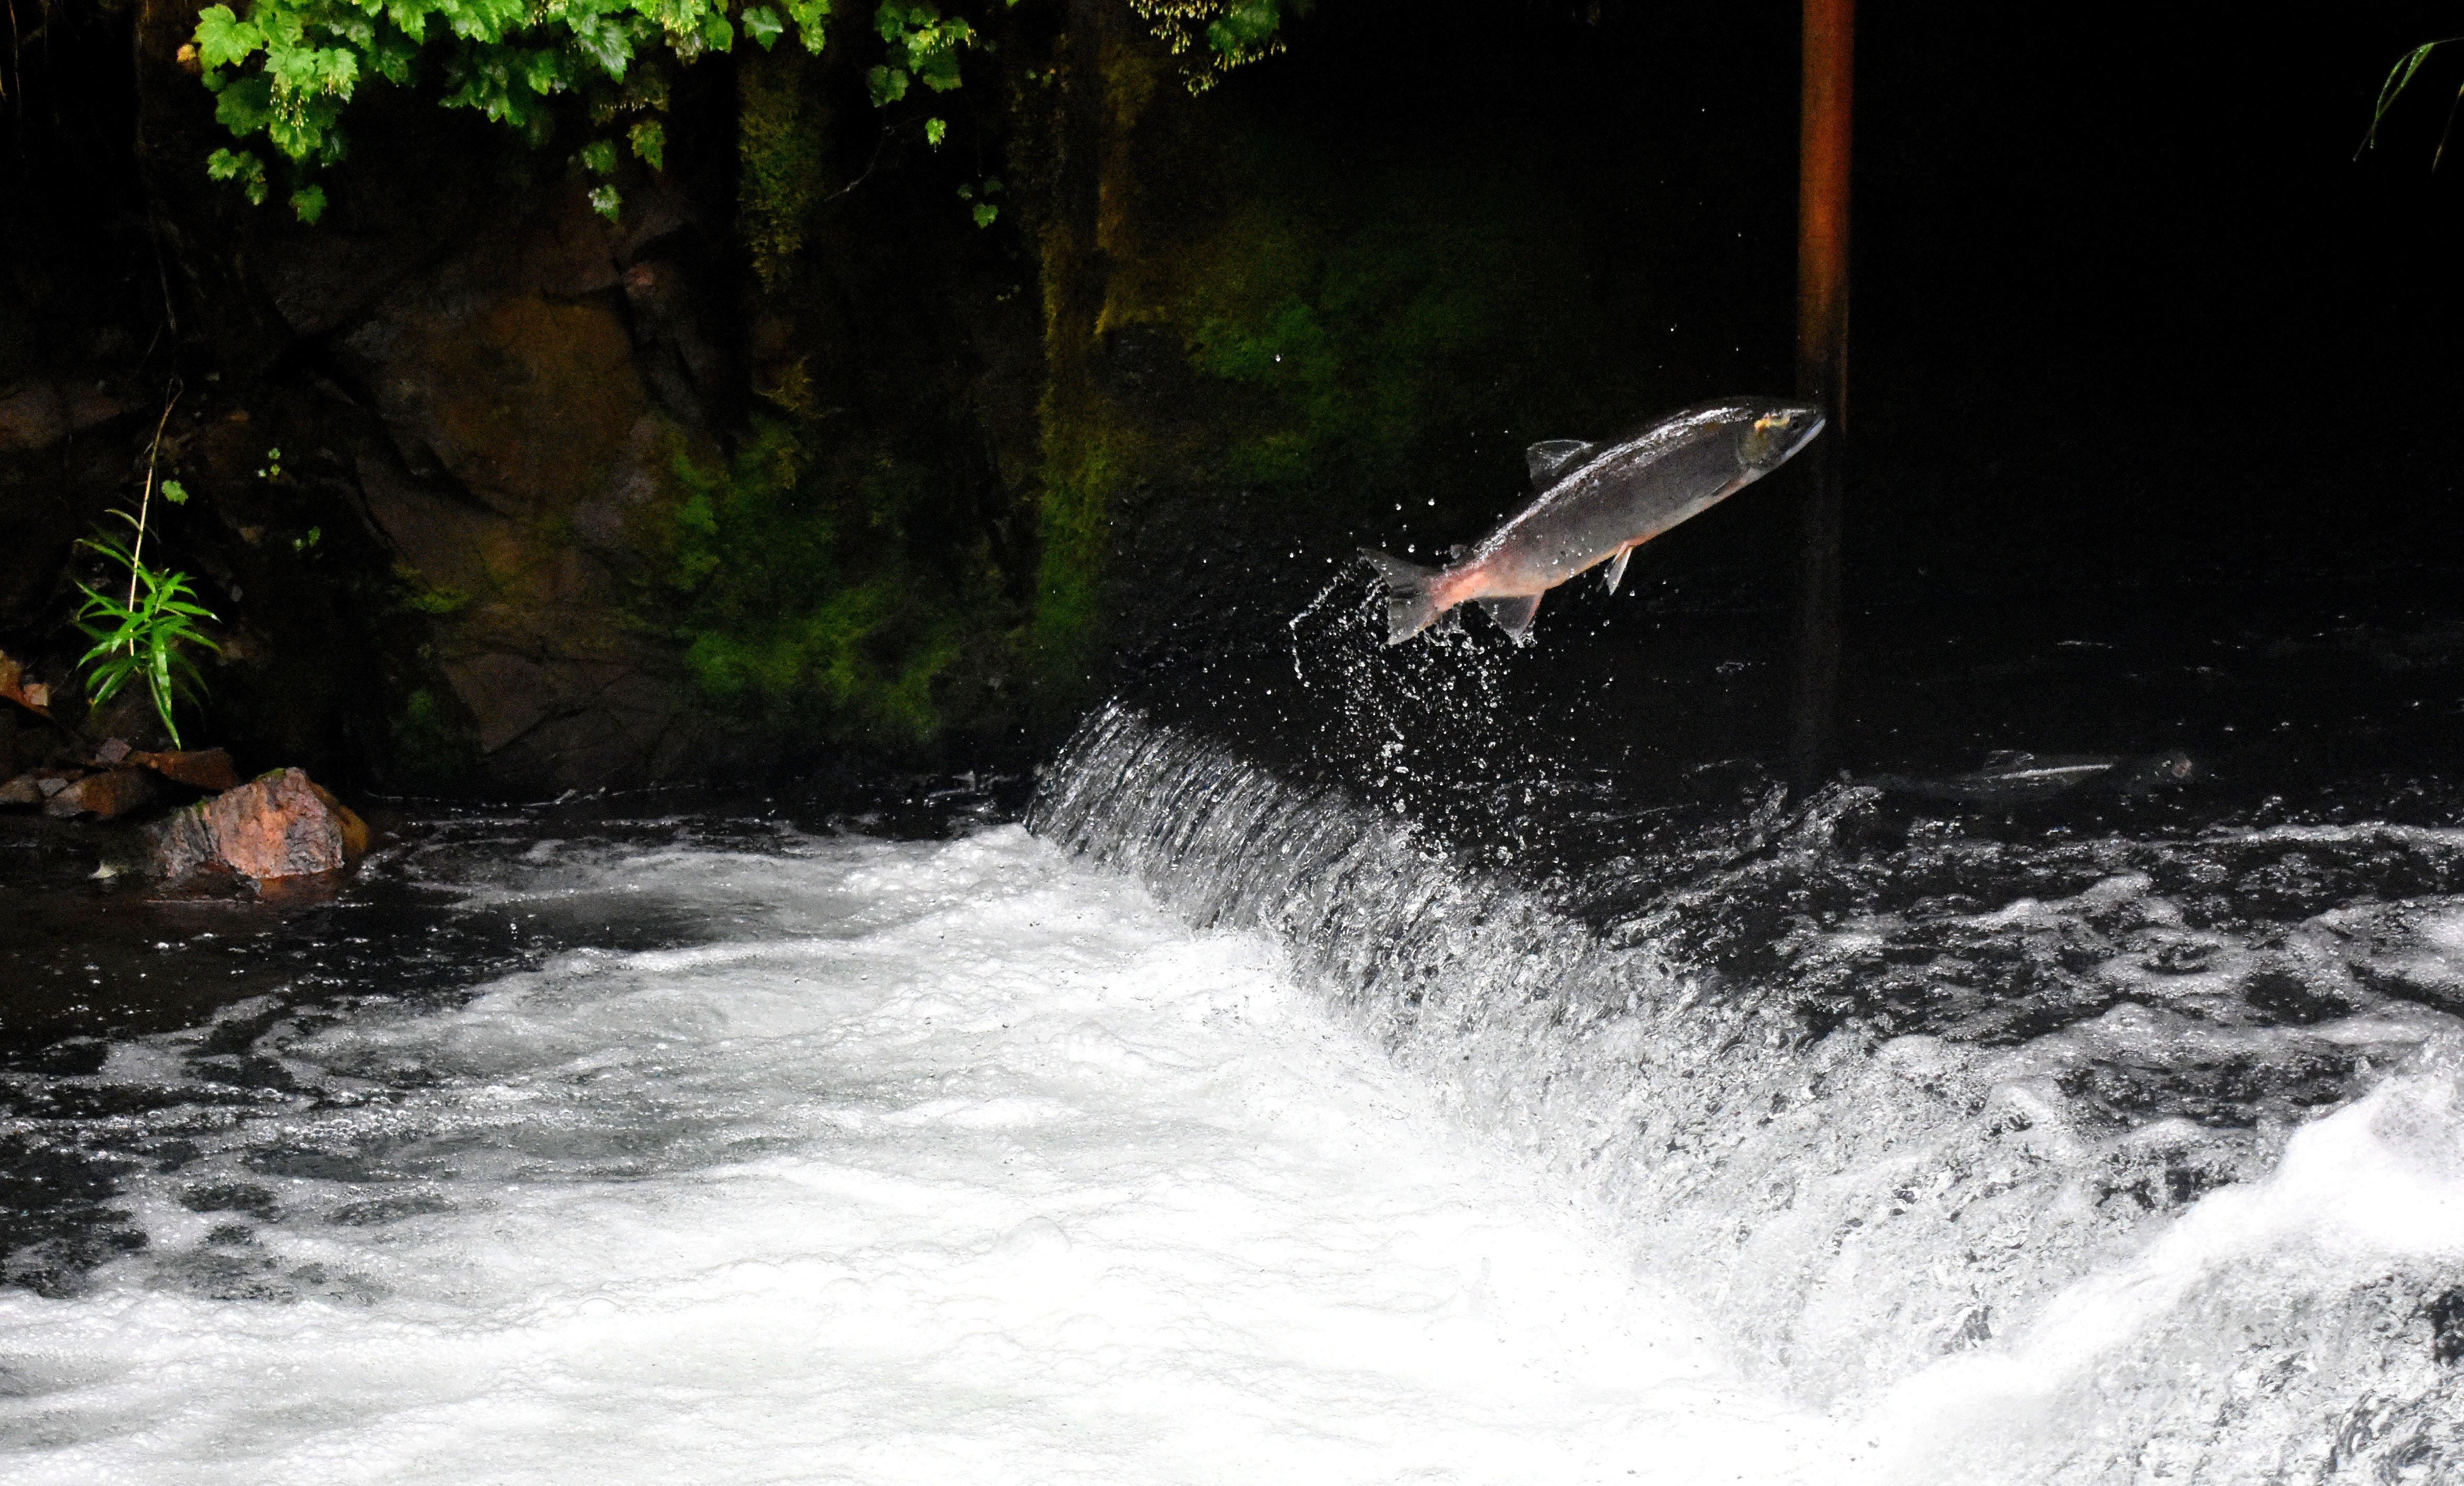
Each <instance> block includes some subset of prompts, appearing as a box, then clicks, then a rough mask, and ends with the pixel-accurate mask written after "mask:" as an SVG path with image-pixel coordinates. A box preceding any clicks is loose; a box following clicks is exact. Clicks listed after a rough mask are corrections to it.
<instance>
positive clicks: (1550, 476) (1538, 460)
mask: <svg viewBox="0 0 2464 1486" xmlns="http://www.w3.org/2000/svg"><path fill="white" fill-rule="evenodd" d="M1591 449H1592V446H1591V445H1589V444H1586V443H1584V442H1583V441H1582V440H1580V439H1548V440H1544V441H1543V442H1541V443H1538V444H1534V445H1532V446H1531V447H1530V448H1527V449H1525V450H1524V451H1523V458H1524V462H1525V463H1527V464H1529V466H1530V467H1531V486H1532V489H1534V490H1543V491H1545V490H1547V489H1548V488H1549V487H1550V486H1551V485H1554V484H1556V483H1557V476H1558V475H1560V474H1562V473H1564V472H1565V471H1566V470H1568V469H1569V468H1571V467H1572V466H1573V464H1574V463H1575V462H1576V461H1577V460H1579V459H1581V458H1582V456H1583V455H1585V454H1587V453H1589V452H1591Z"/></svg>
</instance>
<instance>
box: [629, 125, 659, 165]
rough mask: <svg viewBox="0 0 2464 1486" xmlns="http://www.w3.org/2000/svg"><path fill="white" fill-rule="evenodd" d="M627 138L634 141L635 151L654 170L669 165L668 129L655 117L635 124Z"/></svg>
mask: <svg viewBox="0 0 2464 1486" xmlns="http://www.w3.org/2000/svg"><path fill="white" fill-rule="evenodd" d="M626 138H627V139H628V140H630V141H631V142H632V143H633V153H634V155H635V156H637V157H638V158H640V159H641V160H643V161H645V162H646V163H648V164H649V167H650V168H651V169H653V170H665V169H666V168H667V167H668V131H667V130H666V129H665V128H664V127H662V126H661V125H660V123H659V121H658V120H655V119H645V120H642V121H641V122H640V123H637V124H635V125H634V126H633V127H632V129H631V130H630V131H629V132H628V133H627V136H626Z"/></svg>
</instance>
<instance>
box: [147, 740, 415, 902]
mask: <svg viewBox="0 0 2464 1486" xmlns="http://www.w3.org/2000/svg"><path fill="white" fill-rule="evenodd" d="M367 849H368V828H367V825H366V823H365V822H364V821H363V820H361V819H360V818H359V817H358V816H356V815H354V814H352V813H351V812H350V811H349V810H348V809H347V808H345V807H344V806H343V805H342V803H341V801H340V800H337V799H336V798H334V797H333V796H332V795H330V794H328V793H326V792H325V790H323V789H322V788H320V787H319V786H318V785H317V784H316V783H315V782H314V781H313V780H311V779H310V778H309V777H308V776H307V775H306V774H305V773H303V772H302V771H300V770H297V769H277V770H275V771H274V772H273V773H271V774H265V775H260V776H257V777H256V778H253V779H251V780H250V781H249V782H248V783H246V784H243V785H240V786H239V787H238V788H236V789H231V790H226V791H224V792H223V793H222V794H220V795H217V796H215V797H214V798H211V799H209V800H203V801H200V802H199V803H197V804H194V805H190V806H189V807H188V808H187V809H186V810H181V811H178V812H175V813H174V814H172V815H171V816H170V817H169V818H168V819H165V820H164V821H163V822H162V823H161V824H160V825H157V826H156V827H155V828H154V832H153V858H154V863H153V864H154V870H155V871H156V872H157V873H158V874H160V875H161V876H163V877H165V878H179V877H186V876H187V875H188V874H189V873H191V872H195V871H197V870H199V869H201V868H204V869H212V868H221V869H226V870H229V871H231V872H233V873H235V874H237V875H238V876H241V877H244V878H247V879H248V880H249V881H250V882H252V883H256V884H260V885H262V884H265V883H270V882H277V881H280V880H281V879H284V878H297V877H316V876H321V875H324V874H327V873H333V872H340V871H341V870H342V869H343V868H344V867H347V866H349V865H350V864H351V863H354V862H356V861H358V860H359V859H360V857H361V856H362V855H363V854H364V853H365V852H366V851H367Z"/></svg>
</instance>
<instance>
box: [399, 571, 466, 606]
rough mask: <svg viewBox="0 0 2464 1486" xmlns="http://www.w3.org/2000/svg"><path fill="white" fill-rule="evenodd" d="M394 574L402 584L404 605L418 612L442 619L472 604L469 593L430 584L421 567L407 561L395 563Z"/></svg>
mask: <svg viewBox="0 0 2464 1486" xmlns="http://www.w3.org/2000/svg"><path fill="white" fill-rule="evenodd" d="M393 576H394V580H395V581H396V582H398V583H400V584H402V601H403V604H404V606H405V607H407V608H408V609H411V610H413V611H415V612H417V613H420V614H427V615H431V616H434V617H435V618H438V619H442V618H444V617H445V616H446V615H449V614H459V613H461V612H462V611H463V610H464V609H467V608H469V607H470V606H471V596H470V595H469V594H466V593H464V592H463V591H462V590H461V589H459V588H446V587H441V586H436V585H432V584H430V583H429V581H428V579H426V578H425V577H423V576H421V574H420V571H419V569H417V568H415V567H412V566H411V565H410V564H409V563H407V562H397V563H395V564H394V565H393Z"/></svg>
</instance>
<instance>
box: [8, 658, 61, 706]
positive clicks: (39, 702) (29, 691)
mask: <svg viewBox="0 0 2464 1486" xmlns="http://www.w3.org/2000/svg"><path fill="white" fill-rule="evenodd" d="M0 697H5V698H6V699H8V700H9V701H11V702H14V703H16V704H17V705H18V706H19V707H22V708H25V709H26V710H28V711H31V712H35V713H38V714H40V715H42V716H45V717H49V716H50V715H52V711H51V707H52V688H49V687H47V686H45V685H43V684H42V683H41V682H39V681H36V680H34V679H33V678H32V677H30V676H28V675H27V674H26V668H25V667H24V666H23V665H22V664H21V663H19V662H18V660H17V659H16V657H14V656H12V655H10V654H9V653H8V652H6V651H0Z"/></svg>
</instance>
